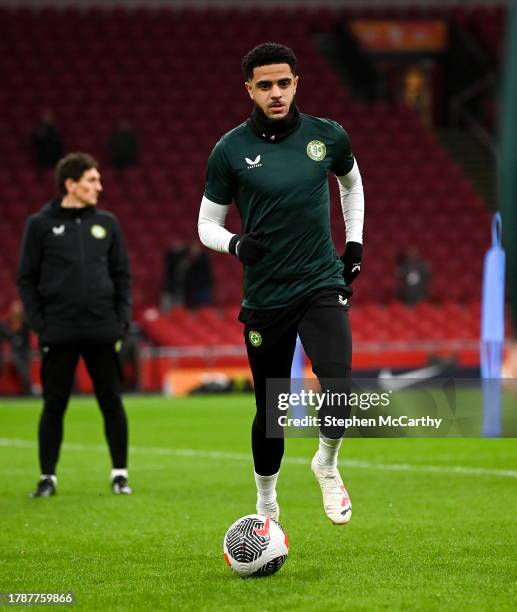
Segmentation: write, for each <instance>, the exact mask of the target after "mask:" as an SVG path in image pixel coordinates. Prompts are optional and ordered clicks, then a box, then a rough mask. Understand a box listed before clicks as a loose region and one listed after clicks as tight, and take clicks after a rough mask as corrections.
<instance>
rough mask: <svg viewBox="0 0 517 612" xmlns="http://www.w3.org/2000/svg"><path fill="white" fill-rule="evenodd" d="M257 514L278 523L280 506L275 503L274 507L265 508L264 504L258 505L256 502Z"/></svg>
mask: <svg viewBox="0 0 517 612" xmlns="http://www.w3.org/2000/svg"><path fill="white" fill-rule="evenodd" d="M257 514H261V515H262V516H269V518H271V519H273V520H274V521H276V522H277V523H278V519H279V518H280V506H279V505H278V503H277V502H276V501H275V502H274V505H270V506H266V505H265V504H260V503H259V502H258V500H257Z"/></svg>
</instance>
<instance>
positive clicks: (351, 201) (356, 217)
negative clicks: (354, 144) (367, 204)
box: [336, 159, 364, 285]
mask: <svg viewBox="0 0 517 612" xmlns="http://www.w3.org/2000/svg"><path fill="white" fill-rule="evenodd" d="M336 178H337V181H338V185H339V195H340V198H341V210H342V211H343V219H344V220H345V227H346V247H345V252H344V253H343V255H342V257H341V261H342V262H343V266H344V268H343V277H344V279H345V283H346V284H347V285H350V284H351V283H352V282H353V281H354V279H355V278H356V277H357V276H358V275H359V273H360V272H361V263H362V259H363V226H364V191H363V181H362V179H361V173H360V172H359V166H358V165H357V161H356V160H355V159H354V165H353V166H352V169H351V170H350V172H348V174H345V175H344V176H337V177H336Z"/></svg>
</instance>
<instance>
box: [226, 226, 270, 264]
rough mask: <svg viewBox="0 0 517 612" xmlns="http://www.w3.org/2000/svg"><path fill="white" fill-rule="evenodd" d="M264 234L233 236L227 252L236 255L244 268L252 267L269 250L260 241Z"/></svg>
mask: <svg viewBox="0 0 517 612" xmlns="http://www.w3.org/2000/svg"><path fill="white" fill-rule="evenodd" d="M263 236H264V232H250V233H249V234H235V236H234V237H233V238H232V239H231V240H230V245H229V251H230V253H231V254H232V255H236V256H237V257H238V258H239V259H240V260H241V261H242V263H243V264H244V265H245V266H254V265H255V264H256V263H258V262H259V261H260V260H261V259H262V258H263V257H264V255H266V254H267V253H270V252H271V249H270V248H269V247H268V246H266V245H265V244H264V243H262V242H261V241H260V239H261V238H262V237H263Z"/></svg>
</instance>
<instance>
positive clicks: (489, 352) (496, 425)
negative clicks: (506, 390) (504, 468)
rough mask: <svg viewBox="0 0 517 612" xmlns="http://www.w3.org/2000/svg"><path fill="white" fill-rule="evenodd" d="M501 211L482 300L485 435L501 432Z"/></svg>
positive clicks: (495, 219) (487, 258)
mask: <svg viewBox="0 0 517 612" xmlns="http://www.w3.org/2000/svg"><path fill="white" fill-rule="evenodd" d="M501 240H502V222H501V214H500V213H496V214H495V215H494V216H493V218H492V246H491V247H490V249H489V250H488V251H487V253H486V255H485V267H484V272H483V297H482V304H481V378H482V386H483V435H485V436H489V437H498V436H500V435H501V430H502V423H501V366H502V360H503V349H504V280H505V264H506V258H505V253H504V250H503V247H502V244H501Z"/></svg>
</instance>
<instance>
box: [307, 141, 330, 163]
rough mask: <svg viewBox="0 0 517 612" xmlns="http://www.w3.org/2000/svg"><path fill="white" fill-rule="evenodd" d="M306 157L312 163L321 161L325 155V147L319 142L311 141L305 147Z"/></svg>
mask: <svg viewBox="0 0 517 612" xmlns="http://www.w3.org/2000/svg"><path fill="white" fill-rule="evenodd" d="M307 155H308V156H309V157H310V158H311V159H312V160H313V161H323V160H324V159H325V156H326V155H327V147H326V146H325V144H324V143H323V142H321V140H311V141H310V142H309V144H308V145H307Z"/></svg>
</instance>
